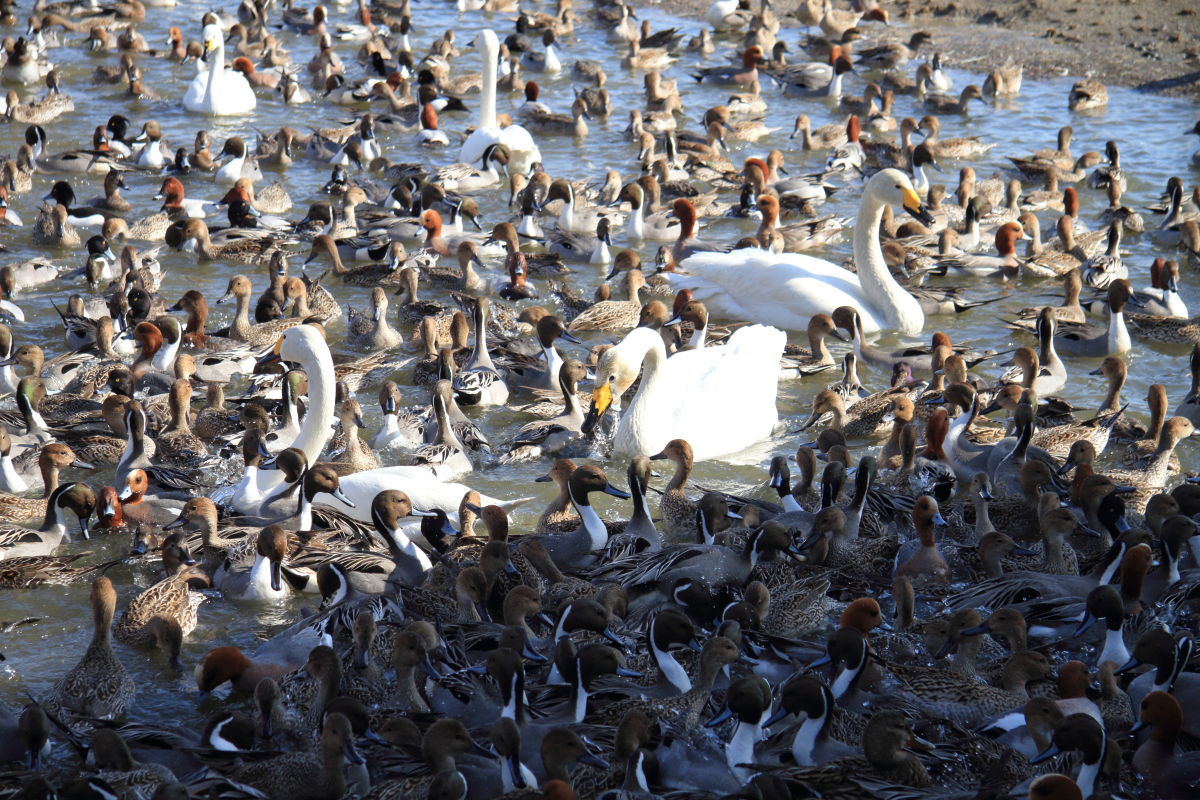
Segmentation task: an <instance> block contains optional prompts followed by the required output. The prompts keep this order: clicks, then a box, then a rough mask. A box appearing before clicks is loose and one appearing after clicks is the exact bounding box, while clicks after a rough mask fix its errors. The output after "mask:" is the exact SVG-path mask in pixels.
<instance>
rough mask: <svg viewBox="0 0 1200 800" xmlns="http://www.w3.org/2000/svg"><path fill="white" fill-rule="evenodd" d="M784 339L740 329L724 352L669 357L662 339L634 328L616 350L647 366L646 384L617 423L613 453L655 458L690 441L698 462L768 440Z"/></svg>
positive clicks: (757, 328) (777, 333) (763, 329)
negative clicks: (679, 441)
mask: <svg viewBox="0 0 1200 800" xmlns="http://www.w3.org/2000/svg"><path fill="white" fill-rule="evenodd" d="M786 343H787V337H786V336H785V335H784V333H783V331H781V330H779V329H778V328H770V327H767V326H765V325H750V326H747V327H744V328H739V329H738V330H737V331H735V332H734V334H733V336H731V337H729V341H728V343H727V344H726V345H724V346H723V347H706V348H704V349H703V350H688V351H684V352H682V353H677V354H676V355H674V356H672V357H671V358H667V357H666V350H665V348H664V347H663V342H662V337H661V336H660V335H659V333H658V332H657V331H655V330H652V329H650V328H635V329H634V330H633V331H631V332H630V333H629V335H627V336H626V337H625V338H624V339H623V340H622V341H621V343H620V344H619V345H617V346H616V348H614V349H617V348H619V349H620V350H621V355H622V357H623V358H628V359H630V360H633V361H635V362H640V363H641V364H642V365H643V372H642V383H641V386H640V387H639V388H638V392H637V395H635V396H634V398H633V402H631V403H630V404H629V407H628V408H626V409H625V412H624V413H623V414H622V415H621V419H620V421H619V422H618V423H617V432H616V434H615V436H614V437H613V450H614V451H616V452H618V453H623V454H625V455H630V456H635V455H644V456H649V455H654V454H655V453H658V452H660V451H661V450H662V449H663V447H665V446H666V444H667V442H669V441H671V440H672V439H686V440H687V442H688V443H689V444H690V445H691V446H692V452H693V455H694V457H695V459H696V460H697V461H702V460H705V459H710V458H716V457H718V456H723V455H728V454H730V453H736V452H738V451H740V450H744V449H745V448H746V447H749V446H750V445H752V444H754V443H755V442H759V441H762V440H763V439H766V438H767V437H769V436H770V435H771V432H772V430H773V429H774V427H775V423H776V422H777V421H778V419H779V416H778V412H777V411H776V408H775V394H776V388H777V386H778V375H779V356H780V355H781V354H782V353H783V348H784V345H785V344H786Z"/></svg>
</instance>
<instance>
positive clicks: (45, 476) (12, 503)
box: [0, 431, 94, 522]
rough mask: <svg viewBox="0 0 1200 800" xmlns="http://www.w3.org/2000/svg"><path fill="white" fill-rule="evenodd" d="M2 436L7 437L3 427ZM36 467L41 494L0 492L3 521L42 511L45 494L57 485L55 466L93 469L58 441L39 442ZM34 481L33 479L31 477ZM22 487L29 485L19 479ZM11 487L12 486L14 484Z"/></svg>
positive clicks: (39, 515) (43, 511) (57, 471)
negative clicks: (40, 495) (24, 494)
mask: <svg viewBox="0 0 1200 800" xmlns="http://www.w3.org/2000/svg"><path fill="white" fill-rule="evenodd" d="M4 438H5V439H7V438H8V434H7V431H6V432H5V434H4ZM37 465H38V471H39V473H40V477H41V480H42V486H43V494H42V497H40V498H32V497H30V498H26V497H18V496H16V495H14V494H8V493H5V494H0V519H3V520H4V521H5V522H12V521H19V520H27V519H33V518H35V517H44V516H45V515H46V505H47V500H48V498H49V497H50V496H51V495H52V494H54V491H55V490H56V489H57V488H58V473H59V470H61V469H65V468H67V467H75V468H78V469H94V467H92V465H91V464H88V463H87V462H85V461H81V460H79V459H78V458H76V457H75V453H74V451H73V450H71V448H70V447H69V446H68V445H66V444H63V443H62V442H49V443H47V444H45V445H43V446H42V448H41V452H39V453H38V459H37ZM35 484H36V481H35ZM21 485H23V487H24V488H23V489H21V490H22V491H23V490H24V489H27V488H30V487H29V484H28V482H27V481H25V480H24V479H21ZM14 488H15V486H14Z"/></svg>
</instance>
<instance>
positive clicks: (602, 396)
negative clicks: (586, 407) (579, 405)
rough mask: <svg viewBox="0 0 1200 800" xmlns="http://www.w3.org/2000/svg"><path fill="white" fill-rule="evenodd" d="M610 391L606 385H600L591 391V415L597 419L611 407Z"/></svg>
mask: <svg viewBox="0 0 1200 800" xmlns="http://www.w3.org/2000/svg"><path fill="white" fill-rule="evenodd" d="M612 399H613V398H612V389H611V388H610V387H609V385H608V383H607V382H605V383H602V384H600V385H599V386H597V387H596V388H595V389H594V390H592V413H594V414H595V415H596V416H597V417H599V416H601V415H603V414H604V412H605V411H608V407H609V406H611V405H612Z"/></svg>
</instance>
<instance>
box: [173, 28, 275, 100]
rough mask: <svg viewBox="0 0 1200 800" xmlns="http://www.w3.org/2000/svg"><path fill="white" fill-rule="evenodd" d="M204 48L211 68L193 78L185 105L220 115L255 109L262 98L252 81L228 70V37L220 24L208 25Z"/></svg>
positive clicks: (184, 98)
mask: <svg viewBox="0 0 1200 800" xmlns="http://www.w3.org/2000/svg"><path fill="white" fill-rule="evenodd" d="M204 50H205V52H206V53H208V69H207V70H206V71H204V72H199V73H197V74H196V77H195V78H193V79H192V82H191V84H190V85H189V86H188V90H187V93H186V94H184V96H183V107H184V108H186V109H187V110H188V111H192V112H195V113H197V114H212V115H213V116H218V117H223V116H228V115H230V114H246V113H249V112H251V111H253V110H254V108H255V106H257V105H258V100H257V98H255V96H254V90H253V89H251V88H250V82H249V81H247V80H246V78H245V76H244V75H242V74H241V73H240V72H236V71H230V72H226V71H225V37H224V35H222V33H221V29H220V28H219V27H218V26H216V25H206V26H205V27H204Z"/></svg>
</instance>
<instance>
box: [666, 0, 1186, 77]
mask: <svg viewBox="0 0 1200 800" xmlns="http://www.w3.org/2000/svg"><path fill="white" fill-rule="evenodd" d="M657 5H659V7H661V8H663V9H664V10H669V11H671V12H672V13H678V14H683V15H686V16H688V17H689V18H692V19H695V20H697V21H698V22H701V23H702V24H703V20H704V13H705V11H706V10H707V8H708V2H707V0H667V2H663V3H659V4H657ZM845 5H846V4H845V3H839V4H838V7H839V8H841V7H844V6H845ZM752 6H753V7H755V8H757V0H752ZM772 7H773V8H774V10H775V13H776V14H777V15H778V16H779V18H780V20H781V21H782V22H783V24H784V26H785V27H787V26H789V25H790V26H795V25H796V24H797V23H796V22H795V20H794V19H793V18H792V17H791V10H792V9H793V8H794V3H792V2H780V3H777V4H773V6H772ZM885 7H886V8H887V9H888V11H889V13H890V14H891V19H892V24H891V26H890V27H884V26H882V25H879V24H877V23H871V24H869V25H866V26H864V32H865V33H866V39H867V40H871V41H873V40H876V39H897V40H907V38H908V36H909V35H911V33H912V32H913V31H915V30H927V31H929V32H930V33H932V34H933V44H932V45H930V46H929V48H926V49H924V50H923V51H922V54H923V55H927V54H930V53H932V52H934V51H936V52H939V53H941V54H942V55H943V56H944V57H946V59H947V60H948V61H949V62H950V63H952V64H954V65H957V66H962V67H968V68H973V69H975V70H976V71H978V72H982V73H987V72H988V71H989V70H991V69H993V68H995V67H998V66H1000V65H1002V64H1004V63H1005V62H1006V61H1008V60H1010V59H1011V60H1014V61H1019V62H1020V63H1022V64H1023V65H1024V67H1025V76H1026V77H1030V78H1039V77H1048V76H1053V77H1062V76H1066V75H1070V76H1072V77H1076V78H1094V79H1096V80H1099V81H1101V82H1102V83H1105V84H1108V85H1113V86H1128V87H1132V88H1135V89H1140V90H1144V91H1151V92H1155V93H1159V94H1164V95H1171V96H1177V97H1192V98H1198V99H1200V6H1197V5H1196V3H1195V2H1194V0H1115V2H1112V3H1109V4H1103V3H1095V2H1094V1H1093V0H901V2H898V3H889V4H887V5H886V6H885ZM793 32H799V30H798V28H793ZM788 38H789V43H790V42H791V40H790V37H788ZM906 71H911V70H907V69H906Z"/></svg>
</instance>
